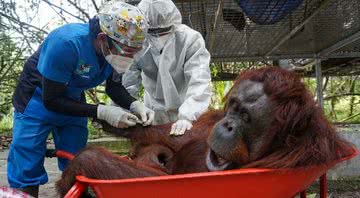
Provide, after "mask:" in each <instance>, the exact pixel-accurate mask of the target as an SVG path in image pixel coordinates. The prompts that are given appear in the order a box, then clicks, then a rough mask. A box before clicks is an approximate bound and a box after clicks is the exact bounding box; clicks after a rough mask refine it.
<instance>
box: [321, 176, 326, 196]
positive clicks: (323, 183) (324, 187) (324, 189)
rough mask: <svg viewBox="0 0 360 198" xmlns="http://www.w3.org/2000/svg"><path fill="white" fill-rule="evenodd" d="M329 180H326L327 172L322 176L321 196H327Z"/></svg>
mask: <svg viewBox="0 0 360 198" xmlns="http://www.w3.org/2000/svg"><path fill="white" fill-rule="evenodd" d="M326 191H327V182H326V173H325V174H324V175H322V176H321V177H320V198H326V197H327V195H326V194H327V193H326Z"/></svg>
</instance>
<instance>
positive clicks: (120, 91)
mask: <svg viewBox="0 0 360 198" xmlns="http://www.w3.org/2000/svg"><path fill="white" fill-rule="evenodd" d="M105 92H106V93H107V95H108V96H109V97H110V98H111V100H112V101H114V102H115V104H117V105H119V106H121V107H123V108H125V109H130V105H131V103H133V102H134V101H136V99H135V98H134V97H132V96H131V95H130V94H129V92H128V91H127V90H126V89H125V87H124V86H123V85H122V83H121V79H120V80H118V81H115V80H114V79H113V75H110V77H109V78H108V79H107V80H106V86H105Z"/></svg>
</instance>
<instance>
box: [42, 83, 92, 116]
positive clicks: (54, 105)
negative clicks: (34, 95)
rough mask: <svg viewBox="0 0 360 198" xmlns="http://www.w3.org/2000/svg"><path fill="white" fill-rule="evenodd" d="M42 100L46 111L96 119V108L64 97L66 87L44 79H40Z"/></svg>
mask: <svg viewBox="0 0 360 198" xmlns="http://www.w3.org/2000/svg"><path fill="white" fill-rule="evenodd" d="M41 83H42V91H43V96H42V99H43V101H44V105H45V107H46V108H47V109H49V110H51V111H55V112H59V113H64V114H67V115H71V116H80V117H94V118H96V117H97V106H98V105H93V104H86V103H83V102H79V101H76V100H73V99H70V98H66V97H65V93H66V89H67V88H66V85H65V84H63V83H59V82H56V81H53V80H49V79H46V78H43V79H42V82H41Z"/></svg>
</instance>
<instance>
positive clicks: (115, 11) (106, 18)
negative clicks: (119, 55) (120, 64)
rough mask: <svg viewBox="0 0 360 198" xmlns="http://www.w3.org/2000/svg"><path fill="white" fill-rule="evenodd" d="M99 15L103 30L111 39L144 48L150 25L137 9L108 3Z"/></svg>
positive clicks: (123, 3)
mask: <svg viewBox="0 0 360 198" xmlns="http://www.w3.org/2000/svg"><path fill="white" fill-rule="evenodd" d="M98 15H99V22H100V28H101V30H102V31H103V32H104V33H105V34H106V35H108V36H109V37H110V38H112V39H114V40H116V41H118V42H120V43H122V44H125V45H128V46H131V47H142V45H143V43H144V40H145V33H146V32H147V29H148V23H147V21H146V20H145V17H144V15H143V14H142V13H141V11H140V10H139V9H138V8H137V7H135V6H133V5H130V4H127V3H125V2H122V1H108V2H105V3H104V4H103V5H102V6H101V7H100V9H99V14H98Z"/></svg>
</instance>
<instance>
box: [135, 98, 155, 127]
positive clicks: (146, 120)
mask: <svg viewBox="0 0 360 198" xmlns="http://www.w3.org/2000/svg"><path fill="white" fill-rule="evenodd" d="M130 111H131V112H133V113H135V114H137V115H139V116H140V117H141V121H142V125H143V126H148V125H150V124H151V123H152V122H153V121H154V116H155V112H154V111H153V110H151V109H149V108H147V107H145V105H144V104H143V103H141V102H140V101H134V102H133V103H131V105H130Z"/></svg>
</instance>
